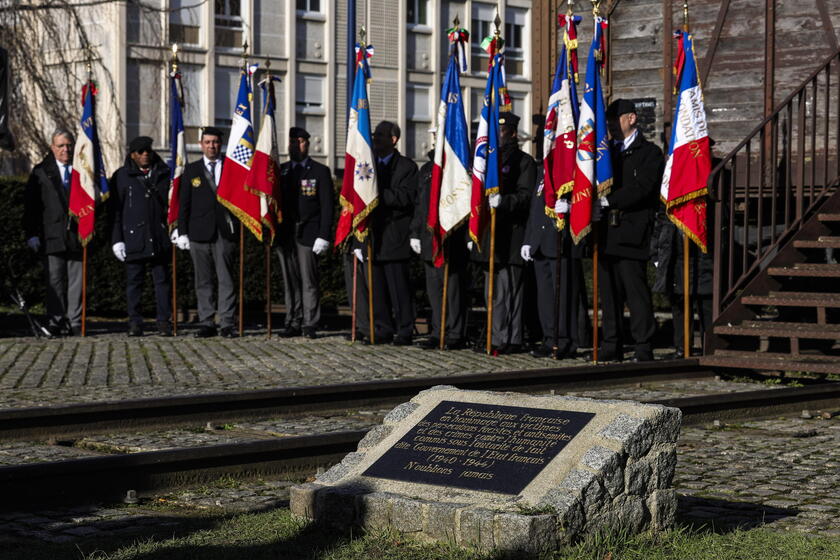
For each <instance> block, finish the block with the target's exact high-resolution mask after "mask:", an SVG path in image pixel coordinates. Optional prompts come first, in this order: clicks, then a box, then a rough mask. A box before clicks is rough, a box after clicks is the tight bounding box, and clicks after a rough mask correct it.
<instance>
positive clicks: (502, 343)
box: [473, 112, 537, 354]
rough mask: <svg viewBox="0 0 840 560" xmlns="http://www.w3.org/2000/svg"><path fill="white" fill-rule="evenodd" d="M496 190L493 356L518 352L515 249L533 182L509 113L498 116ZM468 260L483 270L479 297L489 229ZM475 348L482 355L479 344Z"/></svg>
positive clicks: (531, 164) (531, 165)
mask: <svg viewBox="0 0 840 560" xmlns="http://www.w3.org/2000/svg"><path fill="white" fill-rule="evenodd" d="M499 125H500V127H499V132H500V138H499V143H500V146H499V159H500V165H499V178H500V180H499V183H500V185H499V187H500V188H499V192H498V193H496V194H493V195H490V197H489V200H488V202H489V204H490V207H491V208H495V209H496V240H495V241H496V242H495V245H496V246H495V258H494V262H495V269H494V272H495V276H496V277H495V279H494V283H493V332H492V346H493V349H494V352H496V353H498V354H509V353H516V352H520V351H521V350H522V299H523V298H522V296H523V294H522V265H523V264H524V262H523V260H522V256H521V251H520V249H521V248H522V245H523V243H522V241H523V239H524V238H525V225H526V223H527V220H528V207H529V202H530V200H531V194H532V193H533V190H534V186H535V185H536V184H537V164H536V162H535V161H534V158H532V157H531V156H529V155H528V154H526V153H525V152H523V151H522V150H520V149H519V143H518V133H517V129H518V127H519V117H518V116H517V115H514V114H513V113H507V112H506V113H502V114H501V115H499ZM473 260H476V261H478V262H480V263H482V265H483V266H484V268H485V272H484V285H485V297H487V293H486V292H487V291H488V286H489V280H490V272H489V263H490V227H489V225H488V227H487V228H486V229H485V232H484V236H483V239H482V242H481V246H480V250H474V251H473ZM476 350H480V351H483V350H484V345H483V344H480V345H479V346H478V347H476Z"/></svg>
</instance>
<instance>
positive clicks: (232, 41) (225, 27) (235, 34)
mask: <svg viewBox="0 0 840 560" xmlns="http://www.w3.org/2000/svg"><path fill="white" fill-rule="evenodd" d="M215 11H216V46H217V47H230V48H238V47H241V46H242V6H241V4H240V0H215Z"/></svg>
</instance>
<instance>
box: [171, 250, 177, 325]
mask: <svg viewBox="0 0 840 560" xmlns="http://www.w3.org/2000/svg"><path fill="white" fill-rule="evenodd" d="M177 253H178V249H177V247H172V336H178V270H177V266H178V257H177Z"/></svg>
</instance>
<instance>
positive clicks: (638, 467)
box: [624, 460, 653, 496]
mask: <svg viewBox="0 0 840 560" xmlns="http://www.w3.org/2000/svg"><path fill="white" fill-rule="evenodd" d="M652 473H653V469H651V466H650V463H648V462H647V461H646V460H641V461H630V462H628V463H627V466H626V467H625V469H624V487H625V491H626V492H627V494H633V495H636V496H642V495H645V494H647V490H648V487H649V486H650V482H651V474H652Z"/></svg>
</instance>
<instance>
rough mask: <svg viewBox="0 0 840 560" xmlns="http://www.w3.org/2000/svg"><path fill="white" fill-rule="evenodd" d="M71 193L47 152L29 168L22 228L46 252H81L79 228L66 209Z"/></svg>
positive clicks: (52, 158) (56, 165) (28, 237)
mask: <svg viewBox="0 0 840 560" xmlns="http://www.w3.org/2000/svg"><path fill="white" fill-rule="evenodd" d="M69 197H70V193H69V192H67V190H66V189H65V188H64V183H63V182H62V180H61V177H60V176H59V171H58V164H57V163H56V161H55V157H54V156H53V155H52V154H50V155H48V156H47V157H45V158H44V159H43V160H42V161H41V163H39V164H38V165H36V166H35V167H34V168H33V169H32V173H31V174H30V175H29V180H28V181H27V183H26V190H25V191H24V199H23V231H24V232H25V233H26V239H31V238H33V237H38V238H40V240H41V249H42V251H44V253H45V254H47V255H54V254H57V253H64V252H71V253H77V252H81V250H82V245H81V243H79V228H78V226H77V224H76V220H75V219H73V218H71V217H70V215H69V213H68V208H69V206H70V198H69Z"/></svg>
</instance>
